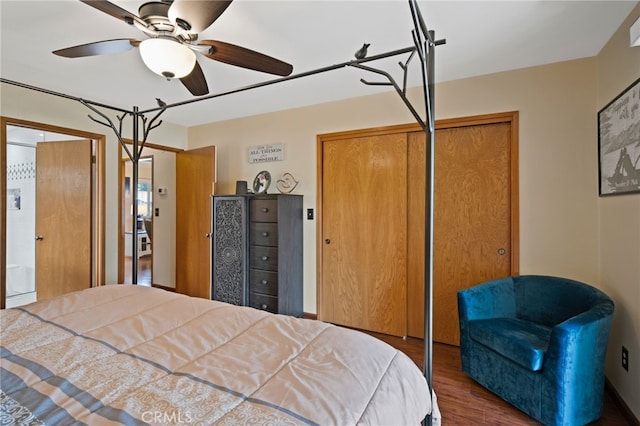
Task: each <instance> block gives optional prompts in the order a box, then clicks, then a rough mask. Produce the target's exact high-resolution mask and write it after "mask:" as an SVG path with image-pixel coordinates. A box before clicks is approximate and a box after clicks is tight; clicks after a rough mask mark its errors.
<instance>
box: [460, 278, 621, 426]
mask: <svg viewBox="0 0 640 426" xmlns="http://www.w3.org/2000/svg"><path fill="white" fill-rule="evenodd" d="M613 310H614V304H613V301H612V300H611V299H610V298H609V297H608V296H607V295H606V294H604V293H603V292H602V291H600V290H598V289H596V288H594V287H592V286H589V285H587V284H584V283H581V282H578V281H573V280H569V279H565V278H559V277H549V276H535V275H528V276H515V277H508V278H501V279H497V280H493V281H489V282H486V283H483V284H480V285H477V286H475V287H472V288H469V289H466V290H462V291H460V292H458V313H459V318H460V354H461V358H462V370H463V371H464V372H465V373H466V374H468V375H469V376H471V377H472V378H473V379H474V380H475V381H477V382H478V383H480V384H481V385H482V386H484V387H485V388H487V389H488V390H490V391H491V392H493V393H495V394H497V395H498V396H500V397H501V398H502V399H504V400H506V401H507V402H509V403H510V404H512V405H514V406H515V407H517V408H518V409H520V410H521V411H524V412H525V413H527V414H528V415H529V416H531V417H533V418H534V419H536V420H538V421H540V422H542V423H543V424H545V425H584V424H587V423H589V422H591V421H594V420H596V419H598V418H599V417H600V415H601V412H602V399H603V393H604V368H605V356H606V351H607V344H608V341H609V332H610V329H611V321H612V319H613Z"/></svg>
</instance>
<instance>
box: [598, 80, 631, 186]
mask: <svg viewBox="0 0 640 426" xmlns="http://www.w3.org/2000/svg"><path fill="white" fill-rule="evenodd" d="M598 161H599V165H598V171H599V173H598V176H599V194H600V196H604V195H617V194H629V193H634V192H636V193H637V192H640V78H639V79H637V80H636V81H635V82H633V83H632V84H631V85H630V86H629V87H627V88H626V89H625V90H624V91H623V92H622V93H620V94H619V95H618V96H617V97H616V98H615V99H614V100H612V101H611V102H609V103H608V104H607V105H606V106H605V107H604V108H602V109H601V110H600V111H599V112H598Z"/></svg>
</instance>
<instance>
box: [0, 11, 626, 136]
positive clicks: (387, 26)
mask: <svg viewBox="0 0 640 426" xmlns="http://www.w3.org/2000/svg"><path fill="white" fill-rule="evenodd" d="M200 1H203V0H200ZM112 2H113V3H115V4H117V5H118V6H120V7H123V8H125V9H127V10H128V11H130V12H132V13H134V14H137V10H138V7H139V5H140V4H142V3H143V2H141V1H130V0H113V1H112ZM637 3H638V2H637V1H606V0H605V1H524V0H522V1H420V3H419V5H420V9H421V12H422V15H423V17H424V20H425V23H426V25H427V27H428V28H429V29H430V30H434V31H435V33H436V38H438V39H440V38H445V39H446V40H447V43H446V44H445V45H442V46H438V47H437V48H436V81H437V82H442V81H448V80H456V79H461V78H466V77H471V76H475V75H482V74H488V73H494V72H499V71H506V70H511V69H518V68H525V67H530V66H535V65H540V64H548V63H553V62H559V61H565V60H571V59H577V58H582V57H590V56H595V55H597V54H598V52H599V51H600V49H601V48H602V47H603V46H604V44H605V43H606V42H607V41H608V40H609V38H610V37H611V35H612V34H613V33H614V31H615V30H616V29H617V28H618V27H619V26H620V24H621V23H622V22H623V20H624V19H625V18H626V17H627V16H628V14H629V13H630V11H631V10H632V9H633V8H634V7H635V5H636V4H637ZM0 19H1V26H0V35H1V53H0V55H1V56H0V59H1V62H0V71H1V77H2V78H4V79H8V80H13V81H18V82H21V83H26V84H29V85H33V86H37V87H42V88H45V89H48V90H52V91H56V92H60V93H65V94H69V95H72V96H75V97H80V98H84V99H87V100H91V101H96V102H101V103H104V104H107V105H112V106H117V107H121V108H124V109H127V110H131V109H132V108H133V106H138V107H139V108H140V109H141V110H145V109H149V108H154V107H155V106H156V101H155V98H161V99H162V100H164V101H165V102H167V103H169V104H171V103H175V102H181V101H185V100H188V99H192V97H191V95H190V94H189V93H188V91H187V90H186V89H185V88H184V86H182V84H181V83H180V82H179V81H167V80H165V79H164V78H162V77H160V76H158V75H155V74H153V73H152V72H151V71H149V70H148V69H147V68H146V67H145V66H144V65H143V63H142V61H141V59H140V57H139V54H138V52H137V50H136V49H133V50H131V51H129V52H126V53H118V54H113V55H104V56H94V57H87V58H76V59H67V58H61V57H58V56H55V55H53V54H52V53H51V52H52V51H53V50H56V49H60V48H65V47H70V46H74V45H78V44H83V43H89V42H92V41H99V40H107V39H114V38H139V39H143V38H144V35H143V34H142V32H141V31H139V30H137V29H136V28H135V27H132V26H128V25H127V24H125V23H123V22H121V21H119V20H117V19H115V18H113V17H111V16H108V15H106V14H104V13H101V12H100V11H98V10H96V9H94V8H92V7H90V6H87V5H86V4H83V3H81V2H79V1H75V0H63V1H59V0H49V1H31V0H18V1H13V0H0ZM411 30H412V21H411V15H410V10H409V6H408V2H407V1H404V0H391V1H362V0H360V1H330V0H320V1H306V0H304V1H303V0H300V1H292V0H289V1H271V0H258V1H256V0H234V2H233V3H232V4H231V5H230V6H229V8H228V9H227V10H226V11H225V12H224V13H223V15H222V16H221V17H220V18H219V19H218V20H217V21H216V22H214V24H213V25H212V26H211V27H209V28H208V29H207V30H205V31H204V32H202V33H201V34H200V39H214V40H221V41H226V42H229V43H233V44H238V45H240V46H243V47H247V48H249V49H252V50H257V51H259V52H262V53H265V54H268V55H270V56H274V57H276V58H278V59H281V60H284V61H286V62H289V63H291V64H292V65H293V67H294V71H293V74H294V75H295V74H298V73H303V72H307V71H311V70H314V69H317V68H321V67H325V66H329V65H333V64H339V63H343V62H346V61H350V60H352V59H354V57H353V54H354V52H355V51H356V50H357V49H358V48H359V47H360V46H361V45H362V44H363V43H365V42H366V43H371V47H370V48H369V56H371V55H376V54H380V53H385V52H389V51H393V50H396V49H400V48H404V47H410V46H412V44H413V42H412V38H411ZM404 60H406V55H404V56H398V57H394V58H392V59H387V60H382V61H377V62H375V63H369V64H368V65H375V66H376V67H378V68H381V69H384V70H386V71H389V72H391V73H392V75H394V77H395V78H396V79H398V81H399V82H401V81H402V73H401V71H400V67H399V66H398V65H397V64H398V62H399V61H404ZM198 61H199V63H200V64H201V66H202V69H203V71H204V73H205V76H206V77H207V81H208V84H209V89H210V93H211V94H215V93H222V92H225V91H228V90H233V89H237V88H242V87H246V86H249V85H252V84H255V83H259V82H262V81H267V80H271V79H274V78H276V77H274V76H271V75H269V74H264V73H260V72H255V71H248V70H245V69H241V68H237V67H234V66H231V65H226V64H223V63H219V62H216V61H212V60H209V59H207V58H205V57H203V56H199V58H198ZM417 64H418V62H417V60H415V59H414V60H412V62H411V65H412V66H411V67H410V71H409V77H410V83H409V84H408V86H409V87H411V86H415V85H418V84H419V77H420V74H419V68H418V65H417ZM361 78H365V79H367V80H371V81H380V78H379V77H377V76H375V75H373V74H369V73H367V72H365V71H362V70H357V69H354V68H341V69H340V70H335V71H330V72H327V73H322V74H318V75H314V76H311V77H304V78H300V79H295V80H292V81H287V82H283V83H278V84H275V85H270V86H268V87H264V88H259V89H254V90H250V91H245V92H242V93H238V94H232V95H228V96H221V97H217V98H215V99H210V100H206V101H202V102H197V103H193V104H190V105H186V106H181V107H177V108H171V109H168V110H167V111H166V112H165V113H164V114H163V115H162V119H163V120H165V121H169V122H173V123H176V124H181V125H185V126H192V125H198V124H202V123H209V122H214V121H220V120H226V119H231V118H236V117H242V116H249V115H255V114H260V113H264V112H269V111H276V110H282V109H288V108H295V107H300V106H304V105H311V104H317V103H322V102H328V101H333V100H337V99H343V98H350V97H355V96H364V95H369V94H374V93H378V92H380V91H383V90H390V89H389V88H388V87H378V86H376V87H373V86H365V85H363V84H361V83H360V79H361ZM1 89H2V87H0V90H1Z"/></svg>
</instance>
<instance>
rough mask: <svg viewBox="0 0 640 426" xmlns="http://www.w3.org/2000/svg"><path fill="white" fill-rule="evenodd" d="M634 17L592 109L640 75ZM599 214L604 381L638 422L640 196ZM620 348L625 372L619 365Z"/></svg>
mask: <svg viewBox="0 0 640 426" xmlns="http://www.w3.org/2000/svg"><path fill="white" fill-rule="evenodd" d="M638 17H640V3H639V4H638V6H636V7H635V9H634V10H633V11H632V12H631V13H630V14H629V17H628V18H627V19H626V20H625V22H624V23H623V24H622V25H621V26H620V29H619V30H618V31H617V32H616V33H615V34H614V36H613V37H612V38H611V39H610V40H609V43H607V44H606V45H605V47H604V48H603V49H602V51H601V52H600V54H599V55H598V58H597V76H598V80H597V81H598V91H597V110H600V109H602V108H603V107H604V106H605V105H607V104H608V103H609V102H611V100H612V99H614V98H615V97H616V96H618V95H619V94H620V93H621V92H622V91H623V90H624V89H625V88H627V87H628V86H629V85H630V84H631V83H633V82H634V81H635V80H636V79H638V78H639V77H640V47H629V27H630V26H631V24H632V23H633V22H634V21H635V20H636V19H638ZM636 113H637V112H636ZM639 142H640V139H639ZM598 214H599V218H598V229H599V241H600V244H599V263H600V265H599V268H600V279H599V281H600V283H601V287H602V288H603V289H604V290H605V291H606V292H607V293H608V294H609V295H611V297H613V298H614V299H615V302H616V314H615V317H614V323H613V330H612V333H611V341H610V344H609V356H608V358H607V377H608V378H609V380H610V381H611V382H612V383H613V385H614V387H615V388H616V390H617V391H618V393H619V394H620V395H621V396H622V397H623V398H624V400H625V402H626V403H627V405H628V406H629V407H630V408H631V410H632V411H633V412H634V414H635V416H636V418H640V392H638V384H639V383H640V194H628V195H618V196H611V197H603V198H600V199H599V200H598ZM623 345H624V346H625V347H626V348H627V349H628V350H629V371H628V372H627V371H625V370H624V369H622V368H621V366H620V357H621V347H622V346H623Z"/></svg>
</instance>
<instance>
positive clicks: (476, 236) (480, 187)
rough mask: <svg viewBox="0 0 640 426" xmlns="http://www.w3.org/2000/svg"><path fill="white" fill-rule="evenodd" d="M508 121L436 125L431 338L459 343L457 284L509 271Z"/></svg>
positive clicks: (461, 285) (468, 284)
mask: <svg viewBox="0 0 640 426" xmlns="http://www.w3.org/2000/svg"><path fill="white" fill-rule="evenodd" d="M511 126H512V124H511V123H510V122H502V123H489V124H477V125H471V126H463V127H451V128H440V129H438V130H437V131H436V142H435V143H436V170H435V175H436V180H435V194H436V195H435V198H436V200H435V212H434V214H435V219H434V221H435V231H434V269H433V274H434V277H433V279H434V288H433V298H434V305H433V339H434V340H435V341H437V342H442V343H448V344H452V345H458V344H459V341H460V330H459V323H458V299H457V293H458V291H459V290H462V289H465V288H468V287H471V286H473V285H475V284H478V283H481V282H484V281H487V280H490V279H494V278H499V277H505V276H508V275H511V274H512V273H514V272H515V271H513V270H512V258H513V256H514V253H513V250H514V247H512V229H513V226H514V224H513V223H512V207H513V206H515V205H517V201H515V200H512V199H511V196H512V184H513V183H512V170H511V161H512V144H511ZM514 203H515V204H514ZM516 220H517V218H516Z"/></svg>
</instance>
